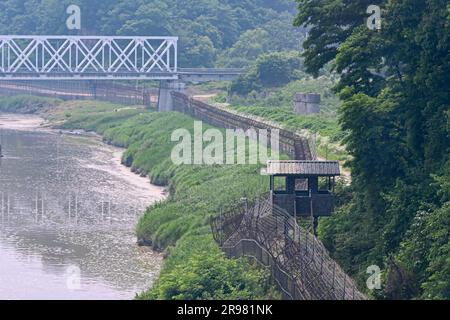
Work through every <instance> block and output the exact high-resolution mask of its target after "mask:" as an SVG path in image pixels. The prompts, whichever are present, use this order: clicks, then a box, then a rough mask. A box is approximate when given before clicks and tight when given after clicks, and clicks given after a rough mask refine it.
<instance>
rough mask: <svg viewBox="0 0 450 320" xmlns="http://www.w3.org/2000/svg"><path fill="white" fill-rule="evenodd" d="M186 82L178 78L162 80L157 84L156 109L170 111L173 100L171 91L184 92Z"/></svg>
mask: <svg viewBox="0 0 450 320" xmlns="http://www.w3.org/2000/svg"><path fill="white" fill-rule="evenodd" d="M185 88H186V84H185V83H183V82H180V81H178V80H163V81H161V82H160V84H159V96H158V111H159V112H167V111H172V110H173V108H174V106H173V100H172V95H171V93H172V92H173V91H176V92H181V93H184V90H185Z"/></svg>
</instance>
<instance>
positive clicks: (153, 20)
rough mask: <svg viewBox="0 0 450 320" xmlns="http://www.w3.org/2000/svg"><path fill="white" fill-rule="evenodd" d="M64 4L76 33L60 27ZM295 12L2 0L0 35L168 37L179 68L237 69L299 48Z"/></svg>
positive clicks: (285, 3)
mask: <svg viewBox="0 0 450 320" xmlns="http://www.w3.org/2000/svg"><path fill="white" fill-rule="evenodd" d="M70 4H77V5H79V6H80V8H81V19H82V29H81V31H73V30H72V31H70V30H68V29H67V28H66V24H65V21H66V19H67V17H68V15H67V14H66V9H67V7H68V6H69V5H70ZM295 13H296V8H295V3H294V2H293V1H290V0H164V1H161V0H102V1H93V0H64V1H61V0H25V1H24V0H3V1H1V2H0V34H42V35H46V34H83V35H129V36H131V35H148V36H165V35H174V36H179V37H180V43H179V46H180V65H181V66H183V67H190V66H193V67H203V66H204V67H212V66H233V67H242V66H246V65H247V64H248V63H249V62H252V61H254V60H255V59H256V58H257V57H258V56H259V55H260V54H261V53H263V52H269V51H285V50H286V51H287V50H299V49H300V46H301V41H302V32H301V29H298V28H294V27H293V26H292V22H293V19H294V15H295Z"/></svg>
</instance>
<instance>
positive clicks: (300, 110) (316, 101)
mask: <svg viewBox="0 0 450 320" xmlns="http://www.w3.org/2000/svg"><path fill="white" fill-rule="evenodd" d="M294 112H295V113H297V114H303V115H308V114H315V113H319V112H320V94H319V93H297V94H296V95H295V96H294Z"/></svg>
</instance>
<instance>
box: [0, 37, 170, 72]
mask: <svg viewBox="0 0 450 320" xmlns="http://www.w3.org/2000/svg"><path fill="white" fill-rule="evenodd" d="M177 41H178V38H177V37H118V36H111V37H105V36H99V37H96V36H0V80H1V79H4V80H33V79H34V80H40V79H43V80H76V79H83V80H101V79H118V80H119V79H120V80H135V79H142V80H170V79H178V48H177Z"/></svg>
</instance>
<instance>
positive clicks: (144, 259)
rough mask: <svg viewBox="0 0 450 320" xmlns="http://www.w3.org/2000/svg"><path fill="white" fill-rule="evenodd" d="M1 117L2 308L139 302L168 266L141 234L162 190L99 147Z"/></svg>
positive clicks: (29, 121)
mask: <svg viewBox="0 0 450 320" xmlns="http://www.w3.org/2000/svg"><path fill="white" fill-rule="evenodd" d="M40 121H41V120H40V119H39V118H36V117H26V116H18V115H4V114H3V115H2V114H0V143H1V145H2V147H3V155H4V157H3V158H1V159H0V299H132V298H134V297H135V294H136V293H138V292H141V291H143V290H145V289H147V288H148V287H149V286H151V285H152V283H153V281H154V280H155V278H156V276H157V275H158V273H159V271H160V267H161V264H162V257H161V255H160V254H157V253H155V252H152V251H151V250H149V249H148V248H140V247H138V246H137V245H136V237H135V235H134V228H135V225H136V223H137V221H138V218H139V216H140V215H141V214H142V212H143V210H144V208H145V207H147V206H148V205H149V204H151V203H153V202H154V201H158V200H161V199H163V198H164V192H163V190H162V188H158V187H155V186H152V185H151V184H150V183H149V181H148V178H141V177H139V176H136V175H134V174H133V173H131V172H130V171H129V169H128V168H125V167H124V166H122V165H121V164H120V156H121V153H122V150H120V149H117V148H114V147H111V146H107V145H105V144H103V143H102V142H101V141H99V139H96V138H93V137H83V136H78V135H71V134H60V133H59V132H55V131H51V130H45V129H40V128H38V125H39V122H40Z"/></svg>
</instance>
